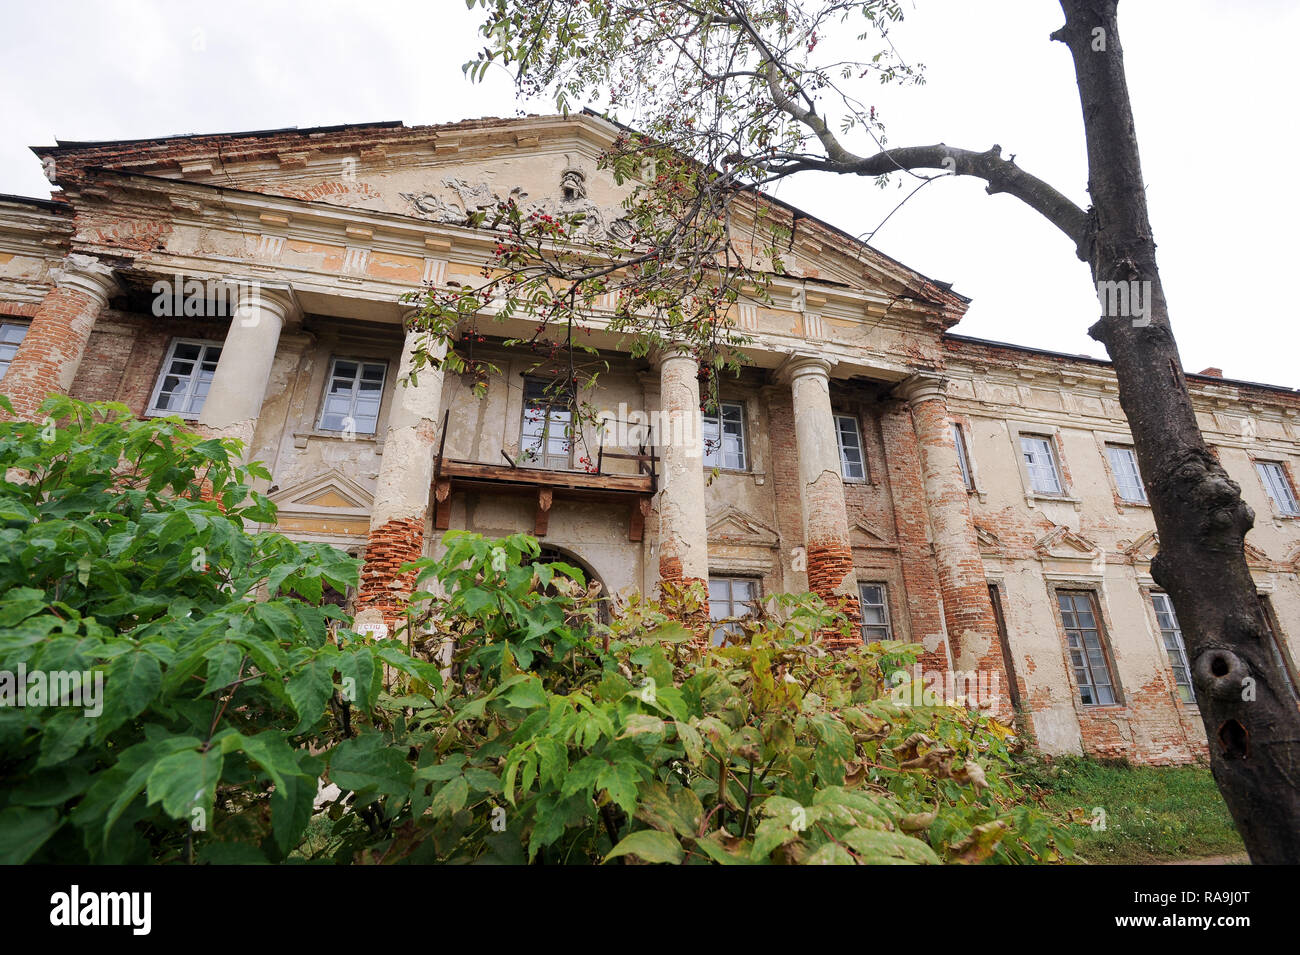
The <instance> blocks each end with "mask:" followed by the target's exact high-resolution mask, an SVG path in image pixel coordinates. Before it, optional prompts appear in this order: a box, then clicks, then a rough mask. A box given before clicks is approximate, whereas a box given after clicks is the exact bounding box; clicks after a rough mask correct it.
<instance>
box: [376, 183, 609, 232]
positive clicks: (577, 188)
mask: <svg viewBox="0 0 1300 955" xmlns="http://www.w3.org/2000/svg"><path fill="white" fill-rule="evenodd" d="M442 184H443V186H444V187H446V189H448V190H450V191H451V192H452V193H454V196H448V195H445V194H444V195H438V194H436V193H432V192H403V193H400V195H401V197H402V198H403V199H405V200H406V201H407V203H408V204H409V205H410V206H411V209H412V210H413V211H414V213H415V214H416V215H418V216H421V217H423V218H425V219H431V220H433V221H434V222H443V223H446V224H448V225H464V224H465V223H466V222H467V221H468V220H469V218H470V216H471V215H473V214H475V213H483V214H485V215H486V214H489V213H491V212H492V211H493V210H494V209H496V207H497V206H498V205H500V204H501V203H503V202H506V201H508V200H511V199H513V200H514V202H515V204H516V205H518V206H519V208H520V210H521V211H522V212H523V214H524V217H525V218H527V217H528V216H530V215H532V214H534V213H537V214H539V215H550V216H573V215H579V214H580V215H581V216H582V217H583V218H582V222H581V224H580V225H578V226H577V228H575V229H574V230H573V238H575V239H578V240H579V241H584V242H599V241H601V240H605V239H612V240H614V241H615V242H627V241H628V239H629V238H630V237H631V235H632V232H633V229H632V224H631V223H630V222H629V221H628V220H627V219H626V218H625V217H623V216H621V215H619V211H618V210H616V209H602V208H601V207H600V206H599V205H597V204H596V203H595V202H593V201H592V200H591V199H588V198H587V176H586V173H584V172H583V171H582V170H581V169H578V168H576V167H572V166H570V167H568V168H566V169H565V170H564V172H563V173H561V175H560V184H559V186H560V188H559V195H558V196H545V197H543V198H540V199H534V200H533V201H532V202H528V201H527V199H528V193H527V192H525V191H524V190H523V189H522V188H520V187H519V186H515V187H513V188H512V189H511V190H510V191H509V193H507V195H506V197H505V198H504V199H503V198H502V197H501V195H500V194H499V193H497V192H496V191H495V190H493V188H492V186H491V185H489V184H488V183H486V182H476V183H470V182H467V181H466V180H464V179H461V178H459V177H453V178H447V179H444V180H443V181H442Z"/></svg>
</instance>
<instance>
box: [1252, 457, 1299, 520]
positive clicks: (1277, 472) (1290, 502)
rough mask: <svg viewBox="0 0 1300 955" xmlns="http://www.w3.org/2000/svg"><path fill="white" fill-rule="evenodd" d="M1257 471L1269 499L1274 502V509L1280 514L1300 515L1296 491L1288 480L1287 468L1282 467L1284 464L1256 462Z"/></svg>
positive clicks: (1278, 462)
mask: <svg viewBox="0 0 1300 955" xmlns="http://www.w3.org/2000/svg"><path fill="white" fill-rule="evenodd" d="M1255 470H1256V471H1258V472H1259V479H1260V481H1262V482H1263V484H1264V490H1266V491H1267V492H1268V498H1269V500H1270V501H1272V502H1273V507H1275V508H1276V509H1277V511H1278V513H1279V514H1289V515H1300V505H1297V504H1296V499H1295V491H1293V490H1292V489H1291V482H1290V480H1288V478H1287V474H1286V468H1284V467H1283V466H1282V462H1281V461H1256V462H1255Z"/></svg>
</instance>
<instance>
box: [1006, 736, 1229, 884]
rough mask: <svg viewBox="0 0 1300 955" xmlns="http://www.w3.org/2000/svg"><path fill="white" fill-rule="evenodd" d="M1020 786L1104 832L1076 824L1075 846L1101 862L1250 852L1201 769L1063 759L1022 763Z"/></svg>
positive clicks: (1054, 808) (1049, 805)
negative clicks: (1099, 822) (1097, 823)
mask: <svg viewBox="0 0 1300 955" xmlns="http://www.w3.org/2000/svg"><path fill="white" fill-rule="evenodd" d="M1021 773H1022V775H1021V777H1020V781H1021V782H1024V783H1027V784H1029V785H1030V786H1032V787H1034V788H1036V789H1038V790H1039V791H1040V796H1041V798H1042V800H1043V803H1044V805H1045V806H1046V808H1047V809H1049V810H1051V811H1053V812H1057V813H1062V814H1069V813H1070V812H1071V811H1072V810H1081V812H1079V813H1076V819H1079V820H1080V821H1091V820H1094V819H1097V818H1099V814H1098V813H1097V809H1102V810H1104V811H1105V817H1104V821H1105V828H1104V829H1101V828H1099V827H1096V828H1094V827H1092V826H1087V825H1080V826H1073V827H1071V829H1072V834H1075V841H1076V848H1077V850H1078V852H1079V854H1080V855H1082V856H1083V857H1084V858H1085V859H1086V860H1087V861H1088V862H1091V863H1094V864H1103V865H1106V864H1109V865H1127V864H1136V863H1144V862H1170V861H1175V860H1178V859H1192V858H1197V857H1200V856H1217V855H1230V854H1233V853H1239V852H1245V847H1244V846H1243V845H1242V842H1241V838H1240V837H1239V836H1238V835H1237V831H1236V829H1234V828H1233V825H1232V817H1231V816H1229V815H1228V807H1227V806H1226V805H1224V802H1223V797H1222V796H1220V795H1219V790H1218V788H1217V787H1216V786H1215V785H1214V779H1213V777H1212V776H1211V775H1210V771H1209V769H1207V768H1204V767H1201V766H1170V767H1156V766H1134V765H1132V764H1130V763H1126V762H1118V761H1098V760H1093V759H1079V758H1076V757H1057V758H1056V759H1054V760H1052V761H1051V762H1050V763H1048V762H1046V761H1043V760H1040V759H1033V760H1027V761H1026V762H1025V763H1023V764H1022V766H1021Z"/></svg>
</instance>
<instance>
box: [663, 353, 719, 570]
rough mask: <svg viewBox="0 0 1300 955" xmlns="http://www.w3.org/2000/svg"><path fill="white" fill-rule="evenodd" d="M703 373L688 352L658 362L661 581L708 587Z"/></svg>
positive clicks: (668, 355) (674, 354) (666, 355)
mask: <svg viewBox="0 0 1300 955" xmlns="http://www.w3.org/2000/svg"><path fill="white" fill-rule="evenodd" d="M699 371H700V366H699V362H697V361H696V359H695V358H694V357H693V356H692V355H691V354H690V353H689V352H688V351H686V350H685V349H684V348H670V349H668V350H667V351H666V352H665V353H664V354H663V355H661V356H660V358H659V401H660V413H659V426H658V428H657V429H656V434H655V441H656V443H657V444H658V446H659V454H660V457H661V459H662V464H663V468H662V473H661V475H660V478H659V494H658V498H659V500H658V504H659V579H660V580H664V581H671V582H673V583H675V584H685V583H690V582H691V581H695V580H698V581H703V582H704V583H705V585H706V586H707V584H708V580H709V534H708V528H707V525H706V524H705V521H704V459H703V439H702V435H701V421H700V379H699Z"/></svg>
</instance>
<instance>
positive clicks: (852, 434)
mask: <svg viewBox="0 0 1300 955" xmlns="http://www.w3.org/2000/svg"><path fill="white" fill-rule="evenodd" d="M835 433H836V435H837V436H838V437H839V442H840V476H841V477H843V478H844V480H846V481H865V480H866V479H867V460H866V458H865V457H864V456H863V453H862V432H861V431H860V430H859V429H858V416H857V415H851V414H837V415H836V416H835Z"/></svg>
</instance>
